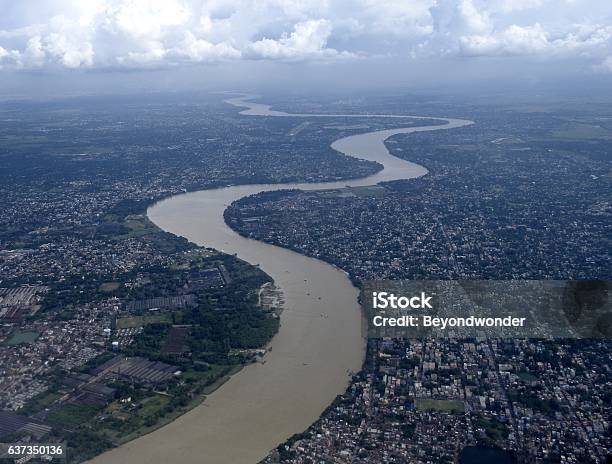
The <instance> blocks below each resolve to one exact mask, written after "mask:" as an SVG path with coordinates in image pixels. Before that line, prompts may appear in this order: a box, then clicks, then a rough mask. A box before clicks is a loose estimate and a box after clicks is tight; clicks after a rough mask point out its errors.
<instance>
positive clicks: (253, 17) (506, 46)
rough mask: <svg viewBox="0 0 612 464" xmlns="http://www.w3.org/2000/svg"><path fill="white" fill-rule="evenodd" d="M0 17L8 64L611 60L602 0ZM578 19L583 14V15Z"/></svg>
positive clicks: (83, 4) (89, 6)
mask: <svg viewBox="0 0 612 464" xmlns="http://www.w3.org/2000/svg"><path fill="white" fill-rule="evenodd" d="M0 3H4V4H5V5H3V11H4V13H5V14H4V15H3V16H2V17H0V67H1V69H2V70H21V69H26V70H27V69H45V68H67V69H78V68H86V69H89V68H96V69H105V68H108V69H117V68H121V67H125V68H151V67H156V68H157V67H175V66H182V65H185V64H190V63H211V62H219V61H234V60H269V61H282V62H296V61H323V62H333V61H336V60H345V59H347V58H355V57H359V58H367V57H368V56H380V55H385V56H392V57H395V58H396V59H398V60H410V59H419V58H422V57H431V56H443V57H444V56H449V55H454V56H457V57H462V58H463V59H466V60H467V59H472V58H473V57H480V56H496V57H506V56H524V57H526V58H525V59H530V57H537V58H538V59H550V60H565V59H572V58H581V59H584V60H587V63H588V64H590V66H591V68H593V69H595V68H598V69H600V68H601V69H603V68H605V67H606V65H605V64H604V63H607V61H606V60H607V58H608V57H609V56H612V39H611V36H612V29H611V27H610V26H608V25H609V24H612V2H602V1H600V0H584V1H582V2H577V1H574V0H385V1H380V0H87V1H80V0H21V1H19V2H11V1H9V0H0ZM578 19H579V21H578Z"/></svg>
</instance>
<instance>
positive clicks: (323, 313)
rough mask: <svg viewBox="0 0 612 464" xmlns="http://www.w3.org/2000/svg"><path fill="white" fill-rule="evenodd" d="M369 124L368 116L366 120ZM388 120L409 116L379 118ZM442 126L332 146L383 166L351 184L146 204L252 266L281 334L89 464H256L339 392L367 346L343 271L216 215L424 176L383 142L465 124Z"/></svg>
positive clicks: (216, 193) (217, 193) (240, 189)
mask: <svg viewBox="0 0 612 464" xmlns="http://www.w3.org/2000/svg"><path fill="white" fill-rule="evenodd" d="M250 98H251V97H241V98H233V99H230V100H227V102H228V103H229V104H232V105H235V106H240V107H247V110H245V111H242V114H246V115H253V116H268V117H270V116H275V117H301V118H314V117H339V116H342V117H364V116H363V115H361V116H357V115H311V114H299V115H292V114H287V113H283V112H279V111H274V110H270V107H269V106H268V105H262V104H258V103H252V102H250V101H247V100H248V99H250ZM368 117H373V115H369V116H368ZM377 117H385V118H402V117H404V118H408V117H407V116H395V115H377ZM434 119H439V120H440V121H441V123H442V124H441V125H439V126H425V127H406V128H401V129H391V130H383V131H377V132H369V133H365V134H359V135H353V136H350V137H345V138H342V139H339V140H337V141H335V142H334V143H333V144H332V148H334V149H335V150H337V151H339V152H342V153H345V154H348V155H351V156H355V157H357V158H362V159H367V160H372V161H377V162H379V163H381V164H382V165H383V166H384V169H383V170H382V171H381V172H379V173H377V174H374V175H372V176H369V177H365V178H362V179H357V180H347V181H340V182H324V183H317V184H273V185H245V186H236V187H227V188H221V189H215V190H203V191H199V192H193V193H187V194H183V195H177V196H175V197H172V198H169V199H166V200H164V201H161V202H159V203H157V204H156V205H153V206H152V207H151V208H150V209H149V211H148V216H149V218H150V219H151V220H152V221H153V222H154V223H155V224H157V225H158V226H159V227H161V228H162V229H164V230H166V231H168V232H172V233H173V234H176V235H181V236H183V237H186V238H187V239H189V240H190V241H192V242H195V243H197V244H198V245H203V246H207V247H212V248H216V249H218V250H222V251H224V252H226V253H229V254H234V253H235V254H236V255H237V256H238V257H240V258H241V259H243V260H245V261H248V262H249V263H252V264H257V265H259V266H260V267H261V269H262V270H264V271H265V272H266V273H268V274H269V275H270V276H271V277H272V278H273V279H274V281H275V283H276V285H277V286H278V287H280V288H281V289H282V291H283V293H284V297H285V310H284V312H283V313H282V316H281V327H280V330H279V332H278V334H277V335H276V336H275V337H274V338H273V340H272V342H271V343H270V346H271V348H272V351H271V352H270V353H268V354H267V355H266V357H265V359H266V362H265V364H252V365H249V366H247V367H245V368H244V369H243V370H242V371H240V372H239V373H238V374H236V375H234V376H233V377H232V378H231V379H230V380H229V381H228V382H226V383H225V384H224V385H223V386H222V387H221V388H219V389H218V390H217V391H215V392H214V393H212V394H211V395H210V396H209V397H208V398H207V399H206V401H205V402H204V403H202V405H200V406H198V407H196V408H194V409H193V410H191V411H190V412H188V413H187V414H185V415H183V416H181V417H179V418H178V419H177V420H175V421H174V422H172V423H171V424H169V425H166V426H164V427H162V428H160V429H159V430H157V431H155V432H153V433H150V434H148V435H145V436H143V437H141V438H138V439H136V440H134V441H131V442H129V443H127V444H125V445H123V446H121V447H119V448H116V449H114V450H111V451H109V452H107V453H105V454H103V455H101V456H99V457H98V458H96V459H94V460H93V462H95V463H138V464H139V463H142V464H151V463H160V464H161V463H170V462H172V463H175V462H184V463H231V464H240V463H256V462H258V461H259V460H261V459H262V458H264V457H265V456H266V454H267V453H268V452H269V451H270V450H271V449H273V448H274V447H276V446H277V445H278V444H280V443H282V442H283V441H284V440H285V439H287V438H288V437H290V436H291V435H293V434H294V433H297V432H301V431H303V430H305V429H306V428H307V427H308V426H309V425H310V424H312V423H313V422H314V421H315V420H316V419H317V418H318V417H319V415H320V414H321V412H322V411H323V410H324V409H325V408H326V407H327V406H328V405H329V404H330V403H331V402H332V401H333V399H334V398H335V397H336V396H337V395H338V394H340V393H342V392H343V391H344V390H345V388H346V386H347V385H348V382H349V380H350V372H354V371H358V370H359V369H360V368H361V364H362V362H363V357H364V348H365V340H364V338H363V335H362V314H361V311H360V307H359V305H358V303H357V295H358V291H357V289H356V288H355V287H353V285H352V284H351V282H350V281H349V279H348V277H347V275H346V273H345V272H343V271H342V270H340V269H338V268H335V267H333V266H331V265H329V264H326V263H324V262H322V261H319V260H316V259H313V258H308V257H306V256H303V255H300V254H298V253H294V252H292V251H289V250H286V249H284V248H280V247H276V246H273V245H268V244H265V243H262V242H259V241H255V240H250V239H247V238H244V237H241V236H239V235H238V234H236V233H235V232H234V231H232V230H231V229H230V228H229V227H227V226H226V224H225V222H224V220H223V211H224V210H225V208H226V207H227V206H228V205H229V204H230V203H231V202H232V201H234V200H237V199H239V198H241V197H243V196H245V195H251V194H254V193H258V192H262V191H266V190H277V189H302V190H318V189H328V188H337V187H344V186H347V185H349V186H364V185H374V184H376V183H378V182H381V181H389V180H396V179H410V178H415V177H419V176H422V175H424V174H426V173H427V170H426V169H425V168H424V167H422V166H419V165H417V164H414V163H410V162H408V161H404V160H401V159H399V158H396V157H394V156H392V155H390V154H389V152H388V151H387V149H386V147H385V145H384V143H383V142H384V140H386V139H387V138H389V137H391V136H392V135H395V134H400V133H412V132H422V131H430V130H439V129H451V128H455V127H461V126H465V125H468V124H472V122H471V121H466V120H460V119H442V118H434Z"/></svg>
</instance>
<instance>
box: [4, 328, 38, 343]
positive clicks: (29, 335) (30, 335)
mask: <svg viewBox="0 0 612 464" xmlns="http://www.w3.org/2000/svg"><path fill="white" fill-rule="evenodd" d="M39 335H40V333H38V332H22V331H20V330H16V331H15V332H13V333H12V334H11V337H10V338H9V339H8V341H7V342H6V343H7V344H8V345H19V344H21V343H26V344H27V343H32V342H33V341H34V340H36V339H37V338H38V336H39Z"/></svg>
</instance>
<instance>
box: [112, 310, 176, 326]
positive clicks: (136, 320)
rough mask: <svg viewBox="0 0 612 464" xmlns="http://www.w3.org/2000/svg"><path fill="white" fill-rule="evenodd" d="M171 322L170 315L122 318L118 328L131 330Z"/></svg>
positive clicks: (154, 314)
mask: <svg viewBox="0 0 612 464" xmlns="http://www.w3.org/2000/svg"><path fill="white" fill-rule="evenodd" d="M171 322H172V318H171V316H170V313H153V314H145V315H144V316H130V317H121V318H119V319H117V328H118V329H131V328H134V327H143V326H145V325H148V324H164V323H168V324H169V323H171Z"/></svg>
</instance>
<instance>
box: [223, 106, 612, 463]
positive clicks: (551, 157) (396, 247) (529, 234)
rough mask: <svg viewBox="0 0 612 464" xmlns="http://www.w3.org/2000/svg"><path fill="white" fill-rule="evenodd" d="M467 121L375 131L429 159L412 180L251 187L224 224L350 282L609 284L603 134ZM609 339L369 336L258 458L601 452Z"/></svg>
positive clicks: (587, 457) (536, 121)
mask: <svg viewBox="0 0 612 464" xmlns="http://www.w3.org/2000/svg"><path fill="white" fill-rule="evenodd" d="M483 111H484V110H483ZM484 113H486V111H485V112H484ZM469 117H470V118H471V119H474V120H476V121H477V124H476V125H474V126H471V127H469V128H464V129H461V130H459V131H455V132H453V133H451V131H449V132H444V131H441V132H435V133H433V132H432V133H420V134H411V135H409V136H396V137H394V138H392V139H391V140H388V141H387V146H388V148H389V150H390V151H391V152H392V153H393V154H395V155H396V156H399V157H402V158H406V159H409V160H411V161H415V162H418V163H420V164H422V165H424V166H426V167H427V168H428V169H429V174H427V175H426V176H424V177H423V178H419V179H414V180H410V181H400V182H392V183H388V184H384V185H379V186H374V187H365V188H346V189H338V190H328V191H319V192H302V191H284V192H270V193H263V194H259V195H256V196H253V197H249V198H244V199H241V200H238V201H237V202H236V203H235V204H233V205H232V206H231V207H230V208H229V209H228V210H227V211H226V221H227V222H228V224H230V225H231V226H232V227H233V228H235V229H236V230H237V231H239V232H240V233H241V234H244V235H247V236H249V237H252V238H256V239H260V240H264V241H267V242H270V243H274V244H278V245H280V246H283V247H288V248H292V249H294V250H296V251H298V252H300V253H304V254H308V255H312V256H315V257H317V258H321V259H324V260H326V261H328V262H330V263H333V264H335V265H337V266H339V267H340V268H342V269H344V270H346V271H347V272H348V273H349V274H350V276H351V278H352V279H353V280H354V281H355V282H356V283H359V282H361V281H364V280H368V279H504V280H512V279H609V278H610V269H611V266H610V263H611V256H610V250H609V241H608V231H609V227H610V223H611V217H612V211H611V209H610V203H609V198H610V193H611V185H610V182H609V169H610V164H609V162H610V160H609V150H610V147H611V145H610V142H609V139H608V138H598V137H594V138H593V137H591V136H589V135H588V134H586V133H584V132H581V131H582V130H584V126H580V128H581V129H580V130H577V129H575V128H574V129H572V128H570V127H568V125H567V123H566V121H567V120H568V119H569V120H575V119H572V118H571V117H569V116H567V115H563V116H561V115H555V114H544V115H543V114H524V113H523V114H518V113H515V112H506V113H503V114H499V113H496V114H493V113H487V114H483V113H475V114H474V115H473V116H469ZM574 118H576V119H581V118H585V116H584V115H581V116H580V117H579V116H578V115H575V116H574ZM593 118H594V119H593ZM585 119H587V118H585ZM599 119H600V118H599V116H597V117H595V116H592V119H591V123H592V124H594V125H595V121H599ZM584 124H586V121H585V123H584ZM570 126H571V125H570ZM571 127H573V126H571ZM608 130H610V128H608ZM587 140H588V142H587ZM610 348H611V346H610V343H609V341H602V342H597V341H582V342H543V341H539V340H489V341H483V340H463V341H456V340H443V339H440V340H435V341H434V340H429V341H423V342H409V341H402V340H383V341H379V342H375V341H372V342H371V346H370V350H369V353H368V356H367V359H366V369H365V370H364V372H363V373H361V374H360V375H359V376H357V377H356V378H355V379H354V381H353V382H352V383H351V386H350V387H349V389H348V390H347V393H346V394H345V395H343V396H342V397H340V398H339V399H338V401H337V402H336V404H334V405H333V407H331V408H330V409H329V410H328V411H327V412H326V413H325V414H324V415H323V416H322V418H321V420H320V421H319V422H318V423H317V424H315V425H314V426H313V427H311V428H310V429H308V430H307V431H306V432H305V433H304V434H301V435H298V436H295V437H293V438H292V439H291V440H290V441H289V442H287V443H286V444H285V445H282V446H280V447H279V448H278V449H277V450H276V451H275V452H274V453H272V454H271V455H270V456H269V457H268V459H267V461H268V462H277V461H282V462H295V463H298V462H299V463H311V462H347V463H348V462H398V463H399V462H423V463H425V462H456V461H457V460H459V462H480V461H478V459H483V456H485V455H487V454H490V456H489V457H490V458H491V459H493V460H497V461H499V462H500V463H501V462H513V460H516V459H518V460H519V462H575V463H577V462H605V459H606V458H607V456H608V455H609V453H610V448H611V446H612V444H611V441H610V417H612V407H611V405H610V387H611V385H612V372H611V367H610V362H609V353H610ZM470 453H475V455H473V454H472V455H471V454H470ZM474 456H475V457H474Z"/></svg>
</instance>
